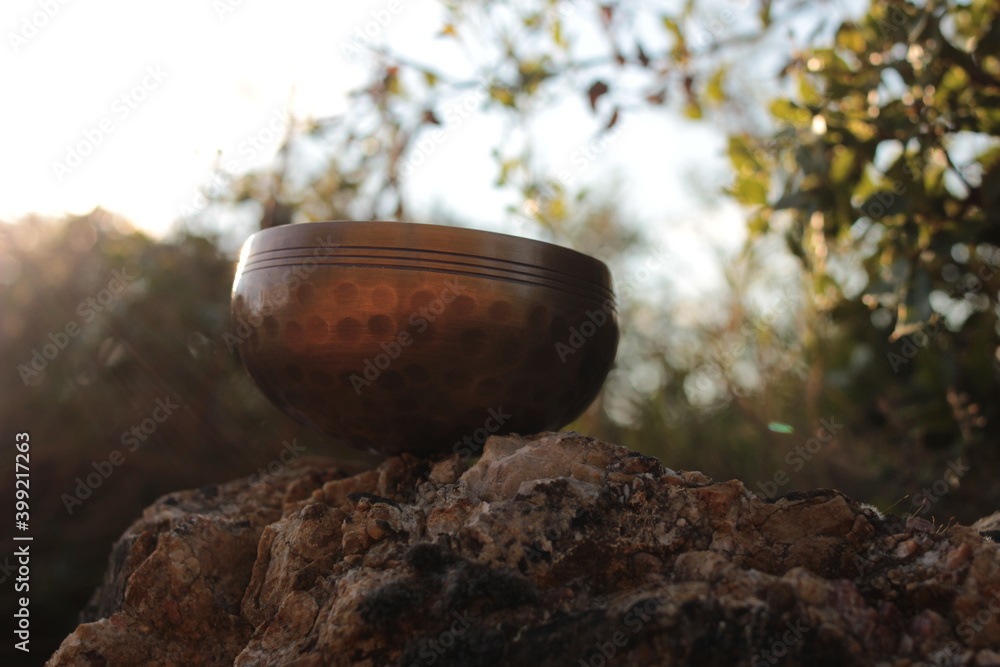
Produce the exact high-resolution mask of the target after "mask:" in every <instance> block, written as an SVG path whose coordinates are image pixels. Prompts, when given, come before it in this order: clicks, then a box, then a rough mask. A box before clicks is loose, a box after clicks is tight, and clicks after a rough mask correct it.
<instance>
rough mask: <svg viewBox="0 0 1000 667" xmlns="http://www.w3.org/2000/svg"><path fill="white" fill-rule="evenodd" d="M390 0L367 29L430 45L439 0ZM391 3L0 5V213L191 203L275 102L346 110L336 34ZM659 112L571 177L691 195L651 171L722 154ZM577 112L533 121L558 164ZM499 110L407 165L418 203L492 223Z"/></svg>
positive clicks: (273, 130) (656, 203)
mask: <svg viewBox="0 0 1000 667" xmlns="http://www.w3.org/2000/svg"><path fill="white" fill-rule="evenodd" d="M398 1H399V6H400V7H401V10H400V11H399V12H398V13H396V14H394V15H393V16H392V19H391V21H390V22H389V24H388V25H387V26H386V28H385V29H384V31H383V32H382V34H379V35H378V38H379V39H381V38H383V37H384V38H385V39H387V40H388V41H389V42H390V43H393V44H400V45H402V46H403V47H404V48H405V46H406V45H407V44H409V45H411V46H412V45H413V44H421V43H423V44H427V42H428V41H430V40H432V37H433V35H434V34H435V33H436V32H438V31H439V29H440V27H441V19H440V14H439V11H440V10H439V9H438V5H437V3H436V2H434V1H433V0H398ZM389 4H390V0H363V1H361V2H352V3H346V2H344V3H317V2H306V1H305V0H289V1H286V2H282V3H277V2H273V1H271V2H268V1H266V0H180V1H178V2H172V3H169V4H165V5H155V4H154V5H149V4H147V3H136V2H126V1H125V0H91V1H90V2H86V3H84V2H74V1H72V0H62V1H61V2H60V0H8V1H7V2H6V3H5V7H4V10H3V12H2V14H0V30H2V34H3V44H2V46H0V90H3V91H5V92H6V93H7V94H6V95H5V97H6V98H7V100H8V104H6V105H5V109H4V120H5V122H4V123H2V124H0V149H2V154H3V157H4V159H3V160H2V161H0V182H2V183H4V184H6V187H5V188H4V192H3V196H2V197H0V218H2V219H7V220H9V219H12V218H15V217H17V216H20V215H23V214H25V213H29V212H39V213H47V214H60V213H63V212H67V211H68V212H74V213H82V212H86V211H89V210H91V209H92V208H93V207H95V206H97V205H101V206H104V207H105V208H107V209H110V210H113V211H116V212H118V213H121V214H124V215H125V216H126V217H128V218H130V219H131V220H132V221H133V222H135V223H136V224H137V225H139V226H140V227H142V228H144V229H147V230H149V231H150V232H153V233H154V234H161V233H163V232H165V231H166V230H167V229H168V228H169V226H170V224H171V222H172V221H173V220H174V219H175V218H176V217H177V216H178V213H179V211H180V208H181V206H182V205H185V204H187V205H189V206H190V205H192V204H193V203H194V202H195V198H196V196H197V194H198V189H199V186H200V185H203V184H204V183H205V182H206V181H207V180H208V178H209V177H210V175H211V173H212V171H211V166H212V164H213V161H214V160H215V159H216V156H217V153H218V152H219V151H222V164H224V165H225V164H229V165H232V166H233V167H234V168H235V171H236V172H237V173H239V172H243V171H246V170H248V169H250V168H255V167H260V166H262V165H266V164H267V163H268V161H269V160H270V159H271V158H272V157H273V155H274V152H275V149H276V148H277V146H278V143H279V142H280V138H281V134H280V133H281V130H282V127H283V121H284V118H285V113H284V110H285V109H286V105H288V104H289V103H290V105H291V109H292V111H293V112H294V113H295V114H296V115H297V116H299V117H305V116H310V115H312V116H330V115H333V114H338V113H342V112H343V111H344V110H345V109H346V105H347V102H348V100H347V96H346V93H347V92H348V91H349V90H350V89H351V88H352V87H354V86H356V85H357V84H359V83H360V82H361V81H363V77H364V69H363V63H362V62H361V61H358V60H355V61H354V62H352V61H349V60H348V59H346V58H345V57H344V56H343V54H342V49H341V47H342V45H343V44H344V43H346V42H348V41H349V40H350V39H351V36H352V35H353V34H354V31H355V29H356V28H358V27H362V28H363V27H364V26H365V25H366V24H367V23H368V22H370V21H372V20H373V19H374V18H376V16H377V15H378V14H379V13H380V12H381V16H385V14H384V10H385V9H386V8H387V7H388V6H389ZM664 116H665V114H660V115H659V116H658V117H657V118H656V119H649V118H647V119H646V121H645V122H641V123H633V124H632V125H631V126H630V127H627V128H625V130H623V132H622V133H621V135H620V136H619V138H618V139H617V140H615V141H614V142H613V143H612V144H611V145H609V147H608V148H607V150H606V152H605V155H604V156H603V157H604V159H602V161H601V162H600V164H596V163H595V164H593V165H590V166H588V167H587V168H585V169H581V170H580V174H579V176H580V178H579V180H580V182H588V181H590V182H601V181H602V180H606V179H607V178H608V175H609V174H611V173H614V171H615V170H616V168H618V169H621V168H622V167H625V166H628V167H629V172H630V177H629V180H628V182H627V188H626V192H625V193H623V194H625V195H627V202H628V206H627V208H628V210H630V211H631V212H633V213H635V214H637V215H641V216H642V217H647V216H648V217H650V218H651V219H655V218H657V217H661V216H663V215H665V214H669V213H674V214H676V213H677V212H679V211H681V210H683V209H685V208H686V207H689V202H687V201H686V200H684V198H683V197H682V196H672V197H665V196H664V184H665V183H666V184H670V183H678V186H680V179H681V177H682V176H683V174H682V172H681V171H680V170H681V165H691V164H697V165H701V167H700V168H701V169H702V170H704V169H705V168H706V164H711V163H713V162H716V163H718V165H719V168H721V167H722V166H723V162H722V154H721V150H722V146H723V144H722V141H721V136H720V135H719V134H718V133H717V132H713V130H712V129H711V128H710V127H706V126H697V125H695V124H691V123H686V122H684V121H681V120H675V119H671V118H665V117H664ZM589 122H590V121H589V119H588V118H587V114H586V113H585V112H584V111H583V110H582V107H580V106H579V105H577V106H576V107H569V106H568V107H567V108H566V109H562V110H560V111H559V112H558V113H555V114H550V115H549V117H548V119H547V120H546V119H543V121H542V123H543V125H544V123H548V126H549V127H550V128H551V131H548V132H546V133H545V134H546V136H548V137H549V138H550V139H551V142H550V149H549V155H550V161H551V163H552V164H553V165H554V168H555V169H558V168H560V167H561V166H563V165H568V164H570V162H571V159H572V156H573V154H574V152H575V151H577V150H579V149H580V148H581V147H583V146H584V145H585V143H586V141H587V139H588V138H589V136H588V128H589V125H588V123H589ZM497 126H498V123H496V122H495V119H490V118H483V117H478V118H476V117H474V118H470V120H469V121H468V122H467V123H465V124H463V125H462V126H458V127H454V128H449V133H448V137H447V140H446V141H445V142H444V143H443V144H442V145H440V146H438V147H436V150H435V151H434V155H432V156H431V159H429V160H428V161H427V163H426V164H425V165H424V166H423V167H421V169H419V170H417V171H416V172H415V173H414V175H413V178H412V181H411V184H410V186H409V191H410V193H411V194H412V195H413V197H414V200H415V203H416V205H417V207H418V208H422V209H425V210H427V211H429V210H431V208H432V206H434V205H436V206H438V207H444V208H446V209H448V210H449V211H451V212H452V213H453V214H455V215H457V216H459V217H460V218H461V219H463V220H468V222H469V223H470V224H474V225H475V224H480V225H482V226H494V225H496V224H498V221H500V220H501V218H503V217H504V216H503V213H502V212H503V207H504V206H505V205H506V204H507V203H508V202H509V199H508V198H507V197H505V196H502V195H500V194H498V193H497V192H496V191H494V190H493V189H492V183H493V179H494V178H495V175H496V174H495V167H494V165H493V164H492V163H491V162H490V160H489V159H488V155H489V149H490V148H492V147H493V145H494V144H495V140H496V136H497V135H496V131H497ZM470 156H473V157H474V159H471V160H470ZM712 169H714V168H713V167H708V171H709V172H711V171H712ZM677 190H679V191H682V190H683V188H682V187H678V188H677ZM736 227H738V225H736ZM733 230H734V228H733V226H732V225H727V226H726V231H725V232H724V233H721V234H722V236H723V237H725V236H726V235H731V234H732V233H733ZM505 231H513V232H515V233H516V232H518V231H528V230H518V229H506V230H505Z"/></svg>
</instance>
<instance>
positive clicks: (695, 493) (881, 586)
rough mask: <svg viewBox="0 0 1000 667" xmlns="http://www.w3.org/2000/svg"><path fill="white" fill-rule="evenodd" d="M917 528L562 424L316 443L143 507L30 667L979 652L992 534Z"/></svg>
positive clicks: (672, 661)
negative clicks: (65, 625)
mask: <svg viewBox="0 0 1000 667" xmlns="http://www.w3.org/2000/svg"><path fill="white" fill-rule="evenodd" d="M924 524H926V522H921V520H919V519H916V518H912V519H911V520H910V521H906V520H904V519H901V518H896V517H883V516H881V515H880V514H879V513H878V512H877V511H875V510H874V509H872V508H870V507H866V506H864V505H860V504H859V503H857V502H855V501H853V500H851V499H850V498H847V497H845V496H844V495H843V494H841V493H839V492H837V491H831V490H816V491H811V492H807V493H791V494H789V495H787V496H784V497H782V498H778V499H769V500H761V499H759V498H757V497H756V496H754V495H752V494H751V493H749V492H748V491H747V489H746V488H745V487H744V486H743V484H741V483H740V482H738V481H729V482H721V483H718V482H713V481H712V480H711V479H709V478H708V477H707V476H705V475H703V474H701V473H697V472H683V471H678V472H675V471H673V470H668V469H665V468H663V467H662V466H661V465H660V463H659V462H658V461H656V460H655V459H652V458H649V457H646V456H641V455H639V454H636V453H635V452H632V451H629V450H627V449H625V448H623V447H618V446H615V445H611V444H608V443H604V442H600V441H598V440H593V439H590V438H586V437H583V436H581V435H579V434H575V433H546V434H540V435H537V436H532V437H527V438H521V437H518V436H503V437H493V438H490V440H489V441H488V442H487V443H486V447H485V449H484V453H483V456H482V458H481V459H479V461H478V462H477V463H475V465H473V466H472V467H470V468H467V467H466V466H465V464H464V463H463V462H462V461H461V460H459V458H458V457H457V456H454V455H453V456H451V457H448V458H445V459H441V460H438V461H427V460H420V459H416V458H414V457H412V456H409V455H402V456H399V457H395V458H391V459H388V460H386V461H385V462H384V463H382V464H381V465H380V466H379V467H378V468H377V469H376V470H372V471H366V472H360V473H357V472H356V471H350V470H345V469H343V468H342V467H340V464H338V463H337V462H336V461H332V460H327V459H310V460H305V461H300V462H297V463H295V464H292V465H290V466H288V467H286V468H285V469H284V470H283V471H282V472H281V473H280V474H279V475H277V476H275V477H273V478H267V479H263V480H256V481H250V480H241V481H237V482H232V483H229V484H224V485H220V486H218V487H213V488H212V490H211V493H206V492H205V491H187V492H180V493H174V494H171V495H168V496H166V497H164V498H162V499H160V500H159V501H157V502H156V503H155V504H154V505H153V506H151V507H150V508H148V509H147V510H146V511H145V513H144V514H143V517H142V518H141V519H140V520H138V521H137V522H136V523H135V524H134V525H133V526H132V527H131V528H130V529H129V530H128V531H126V533H125V535H124V536H123V537H122V538H121V539H120V540H119V542H118V543H117V544H116V546H115V547H114V550H113V552H112V555H111V559H110V561H111V562H110V566H109V570H108V573H107V576H106V579H105V582H104V584H103V585H102V587H101V588H100V589H99V590H98V592H97V593H96V594H95V597H94V601H93V602H92V603H91V605H90V607H88V609H87V610H86V611H85V614H84V617H85V619H84V620H86V621H88V622H85V623H83V624H82V625H80V626H79V627H78V628H77V629H76V630H75V631H74V632H73V633H72V634H71V635H70V636H69V637H67V638H66V639H65V640H64V641H63V643H62V646H61V647H60V648H59V650H58V651H57V652H56V653H55V654H54V655H53V656H52V657H51V658H50V660H49V663H48V664H49V665H52V666H53V667H55V666H62V665H133V664H159V665H185V666H186V665H296V666H298V667H306V666H314V665H315V666H320V665H373V666H382V665H401V666H403V667H409V666H411V665H439V666H440V665H463V666H475V665H516V664H531V665H581V666H586V665H591V666H594V667H598V666H601V665H605V664H609V663H612V662H613V664H615V665H687V664H698V665H727V666H728V665H749V666H751V667H756V666H757V665H773V664H779V663H780V664H782V665H810V666H811V667H812V666H816V665H838V666H839V665H872V664H880V665H921V664H936V665H946V664H947V665H980V664H997V662H996V658H997V656H998V655H1000V615H998V613H997V612H998V611H1000V545H998V544H996V543H994V542H993V541H991V540H990V539H987V538H984V537H983V536H982V535H980V534H979V532H978V531H977V529H974V528H968V527H962V526H954V527H951V528H948V529H947V530H937V529H935V528H934V527H933V526H931V525H930V524H927V525H924ZM990 525H992V524H990ZM989 529H991V528H985V529H984V530H989ZM995 610H996V611H995Z"/></svg>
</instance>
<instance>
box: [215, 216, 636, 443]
mask: <svg viewBox="0 0 1000 667" xmlns="http://www.w3.org/2000/svg"><path fill="white" fill-rule="evenodd" d="M232 314H233V320H234V329H235V336H236V340H237V342H238V343H239V344H238V349H239V352H240V357H241V358H242V360H243V364H244V365H245V366H246V368H247V370H248V371H249V373H250V375H251V376H252V377H253V379H254V381H255V382H256V383H257V386H258V387H259V388H260V389H261V390H262V391H263V392H264V394H265V395H267V397H268V398H270V400H271V401H273V402H274V403H275V404H276V405H278V407H280V408H281V409H282V410H283V411H284V412H286V413H287V414H288V415H290V416H291V417H293V418H294V419H296V420H298V421H299V422H301V423H303V424H306V425H308V426H311V427H313V428H315V429H317V430H318V431H320V432H322V433H324V434H327V435H329V436H331V437H332V438H335V439H337V440H340V441H342V442H345V443H347V444H349V445H352V446H354V447H358V448H362V449H367V450H371V451H376V452H381V453H383V454H397V453H401V452H411V453H416V454H430V453H439V452H440V453H447V452H450V451H456V452H460V453H463V454H469V455H474V454H476V453H477V452H478V451H479V449H480V448H481V446H482V444H483V442H484V441H485V439H486V437H487V436H488V435H490V434H494V433H496V434H502V433H521V434H528V433H536V432H539V431H544V430H556V429H558V428H560V427H562V426H565V425H566V424H568V423H569V422H571V421H573V419H575V418H576V417H578V416H579V415H580V414H581V413H582V412H583V411H584V410H585V409H586V408H587V406H588V405H590V403H591V402H592V401H593V400H594V398H595V397H596V396H597V393H598V392H599V391H600V388H601V385H602V384H603V382H604V380H605V378H606V376H607V374H608V371H609V370H610V369H611V366H612V363H613V362H614V358H615V353H616V350H617V346H618V321H617V313H616V310H615V302H614V294H613V292H612V287H611V276H610V273H609V272H608V269H607V267H606V266H605V265H604V264H603V263H602V262H600V261H598V260H596V259H594V258H592V257H589V256H587V255H584V254H581V253H579V252H576V251H573V250H570V249H568V248H563V247H560V246H556V245H552V244H549V243H543V242H540V241H534V240H530V239H524V238H519V237H514V236H508V235H505V234H497V233H493V232H484V231H477V230H471V229H463V228H456V227H444V226H439V225H426V224H415V223H400V222H370V221H366V222H313V223H304V224H297V225H288V226H282V227H274V228H271V229H266V230H263V231H260V232H258V233H256V234H254V235H253V236H251V237H250V238H249V239H248V240H247V242H246V244H245V245H244V247H243V251H242V254H241V256H240V262H239V266H238V268H237V272H236V278H235V281H234V284H233V294H232Z"/></svg>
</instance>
